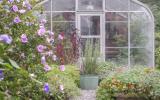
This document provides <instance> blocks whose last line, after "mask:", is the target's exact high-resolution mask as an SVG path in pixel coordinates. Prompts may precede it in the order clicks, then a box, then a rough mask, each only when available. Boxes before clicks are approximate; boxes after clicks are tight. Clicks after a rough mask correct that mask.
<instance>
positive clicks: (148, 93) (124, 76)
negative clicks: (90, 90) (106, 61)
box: [97, 67, 160, 100]
mask: <svg viewBox="0 0 160 100" xmlns="http://www.w3.org/2000/svg"><path fill="white" fill-rule="evenodd" d="M159 77H160V72H157V71H155V70H153V69H150V68H143V67H135V68H132V69H128V70H126V71H124V72H121V73H114V74H110V75H109V76H108V77H107V78H106V79H104V80H103V81H102V82H101V83H100V86H99V88H98V90H97V100H112V99H114V97H116V96H118V95H120V94H121V95H125V96H134V97H144V98H146V99H151V100H159V96H160V95H159V94H158V93H159V91H160V89H159V86H160V84H159V80H157V79H158V78H159ZM157 98H158V99H157Z"/></svg>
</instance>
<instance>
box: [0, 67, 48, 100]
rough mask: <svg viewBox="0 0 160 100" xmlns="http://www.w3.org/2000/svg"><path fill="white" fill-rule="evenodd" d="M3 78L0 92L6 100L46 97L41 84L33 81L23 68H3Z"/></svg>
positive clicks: (0, 82)
mask: <svg viewBox="0 0 160 100" xmlns="http://www.w3.org/2000/svg"><path fill="white" fill-rule="evenodd" d="M4 76H5V78H4V80H3V81H0V84H1V85H0V93H1V95H3V97H4V98H6V99H7V100H8V99H9V100H10V99H12V98H15V99H16V100H27V99H31V98H32V99H34V100H37V99H42V98H43V99H47V98H48V97H49V96H48V97H47V95H44V93H43V88H41V87H42V84H40V83H38V82H36V81H34V80H32V79H31V77H30V76H29V73H28V72H27V71H25V70H23V69H11V70H7V69H6V70H4Z"/></svg>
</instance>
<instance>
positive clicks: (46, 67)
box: [44, 64, 51, 72]
mask: <svg viewBox="0 0 160 100" xmlns="http://www.w3.org/2000/svg"><path fill="white" fill-rule="evenodd" d="M44 70H45V71H46V72H48V71H50V70H51V67H50V66H49V65H48V64H45V65H44Z"/></svg>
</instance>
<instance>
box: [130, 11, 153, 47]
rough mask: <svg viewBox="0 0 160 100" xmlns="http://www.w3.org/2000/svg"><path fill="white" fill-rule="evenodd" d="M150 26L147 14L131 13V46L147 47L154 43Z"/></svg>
mask: <svg viewBox="0 0 160 100" xmlns="http://www.w3.org/2000/svg"><path fill="white" fill-rule="evenodd" d="M149 27H150V24H149V23H148V18H147V16H146V15H145V13H131V46H132V47H145V46H146V45H147V44H148V43H149V42H151V41H152V39H149V38H151V37H150V35H151V33H150V30H149V29H150V28H149Z"/></svg>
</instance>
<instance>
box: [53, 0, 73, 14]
mask: <svg viewBox="0 0 160 100" xmlns="http://www.w3.org/2000/svg"><path fill="white" fill-rule="evenodd" d="M52 5H53V6H52V10H53V11H75V0H53V1H52Z"/></svg>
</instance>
